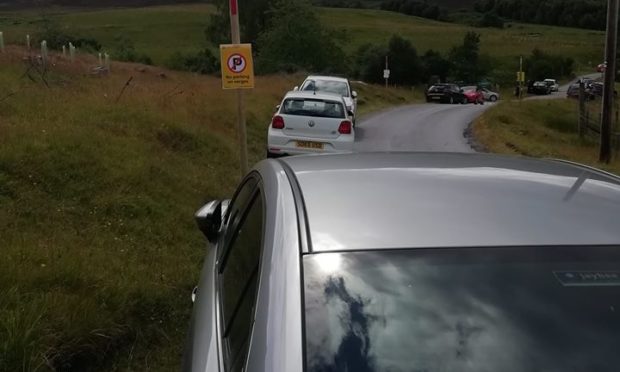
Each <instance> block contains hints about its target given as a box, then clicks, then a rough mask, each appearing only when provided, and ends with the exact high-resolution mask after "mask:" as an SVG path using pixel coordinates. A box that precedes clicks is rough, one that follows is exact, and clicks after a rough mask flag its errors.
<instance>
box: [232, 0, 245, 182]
mask: <svg viewBox="0 0 620 372" xmlns="http://www.w3.org/2000/svg"><path fill="white" fill-rule="evenodd" d="M229 1H230V3H229V11H230V33H231V37H232V43H233V44H236V45H239V44H241V35H240V32H239V5H238V3H237V0H229ZM244 98H245V97H244V94H243V89H237V124H238V131H239V133H238V136H239V160H240V162H241V177H245V174H246V173H247V172H248V142H247V132H246V127H245V102H244V101H245V100H244Z"/></svg>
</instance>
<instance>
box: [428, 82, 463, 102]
mask: <svg viewBox="0 0 620 372" xmlns="http://www.w3.org/2000/svg"><path fill="white" fill-rule="evenodd" d="M426 102H442V103H463V104H465V103H467V102H468V100H467V97H466V96H465V94H464V91H463V90H462V89H461V88H459V86H458V85H456V84H435V85H433V86H431V87H430V88H428V90H427V91H426Z"/></svg>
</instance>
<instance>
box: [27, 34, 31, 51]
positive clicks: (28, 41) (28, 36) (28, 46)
mask: <svg viewBox="0 0 620 372" xmlns="http://www.w3.org/2000/svg"><path fill="white" fill-rule="evenodd" d="M26 48H28V53H30V35H26Z"/></svg>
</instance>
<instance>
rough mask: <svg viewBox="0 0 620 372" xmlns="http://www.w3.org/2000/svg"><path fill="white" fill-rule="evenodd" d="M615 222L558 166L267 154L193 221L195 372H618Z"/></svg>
mask: <svg viewBox="0 0 620 372" xmlns="http://www.w3.org/2000/svg"><path fill="white" fill-rule="evenodd" d="M619 215H620V178H618V177H615V176H612V175H610V174H608V173H604V172H600V171H597V170H594V169H592V168H589V167H585V166H580V165H574V164H571V163H567V162H563V161H549V160H534V159H528V158H511V157H499V156H492V155H483V154H467V155H465V154H440V153H435V154H429V153H416V154H411V153H391V154H372V153H360V154H348V155H328V156H297V157H289V158H282V159H275V160H274V159H269V160H264V161H262V162H260V163H259V164H257V165H256V166H255V168H254V169H253V170H252V171H251V172H250V173H249V174H248V176H247V177H246V178H245V179H244V180H243V181H242V182H241V184H240V186H239V188H238V189H237V192H236V193H235V195H234V197H233V198H232V201H231V202H228V201H225V202H221V201H212V202H210V203H208V204H206V205H205V206H204V207H203V208H201V209H200V210H199V211H198V212H197V213H196V221H197V222H198V226H199V227H200V230H201V231H202V232H203V233H204V235H205V236H206V238H207V239H208V241H209V243H210V246H209V249H207V250H206V259H205V261H204V266H203V270H202V274H201V277H200V280H199V282H198V286H197V288H196V289H195V290H194V292H193V296H192V297H193V298H194V299H195V302H194V309H193V315H192V319H191V323H190V328H189V335H188V343H187V346H186V349H185V355H184V367H183V371H185V372H220V371H222V372H224V371H245V372H297V371H308V372H319V371H411V370H415V371H550V370H553V371H575V370H576V369H575V368H576V367H575V366H578V370H579V371H616V370H617V369H618V365H620V354H619V353H618V352H617V345H620V316H619V315H618V311H619V309H620V222H619V221H618V216H619ZM188 300H189V293H188ZM529 356H535V357H531V358H530V357H529ZM412 366H416V367H414V368H413V369H412Z"/></svg>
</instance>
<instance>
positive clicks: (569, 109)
mask: <svg viewBox="0 0 620 372" xmlns="http://www.w3.org/2000/svg"><path fill="white" fill-rule="evenodd" d="M577 119H578V106H577V102H576V101H575V100H568V99H558V100H540V101H534V100H533V101H521V102H503V103H500V104H498V105H497V106H495V107H493V108H491V109H489V110H488V111H486V112H485V113H484V114H483V115H482V116H481V117H480V118H478V120H477V121H476V122H475V123H474V126H473V134H474V137H475V139H476V140H477V141H478V142H479V143H480V144H481V145H483V146H484V147H486V149H487V150H488V151H489V152H494V153H500V154H517V155H526V156H534V157H544V158H558V159H566V160H570V161H575V162H578V163H582V164H587V165H591V166H594V167H597V168H601V169H604V170H607V171H609V172H612V173H615V174H620V157H619V156H618V155H620V154H618V153H616V154H615V157H614V160H613V161H612V162H611V163H610V164H601V163H599V162H598V149H599V146H598V140H597V139H596V138H595V137H590V136H586V137H585V138H580V137H579V134H578V132H577Z"/></svg>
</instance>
